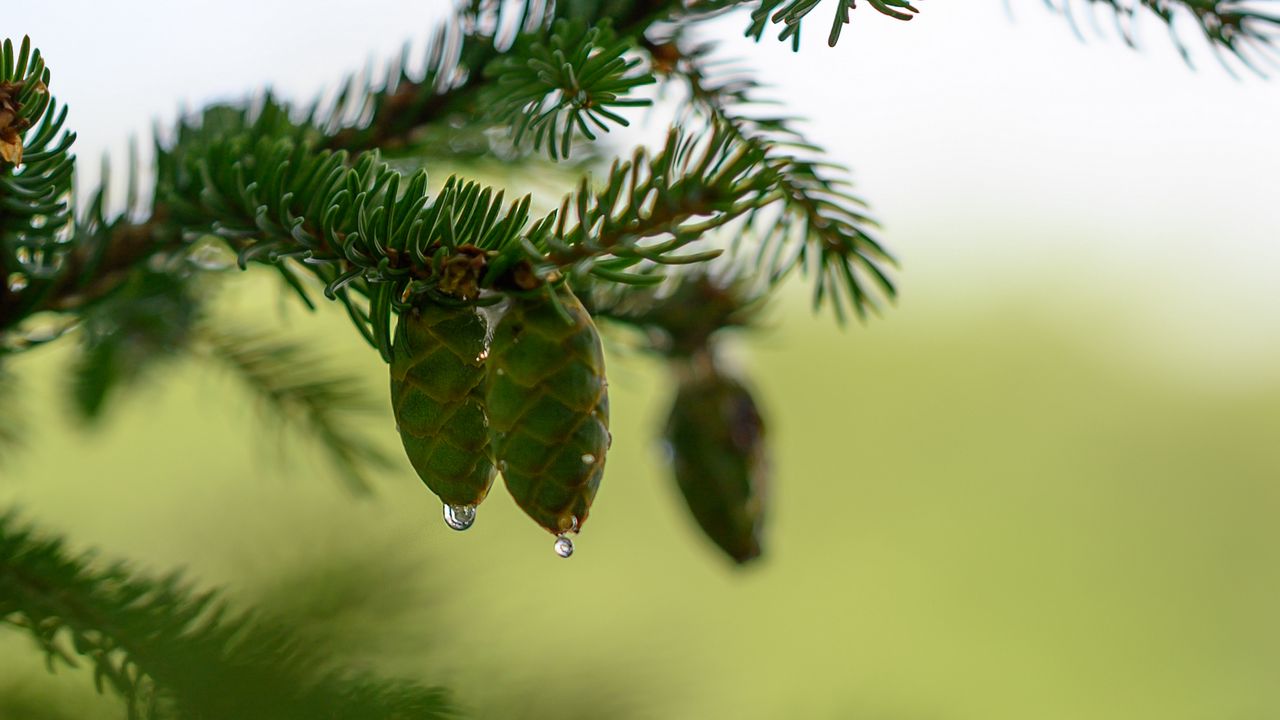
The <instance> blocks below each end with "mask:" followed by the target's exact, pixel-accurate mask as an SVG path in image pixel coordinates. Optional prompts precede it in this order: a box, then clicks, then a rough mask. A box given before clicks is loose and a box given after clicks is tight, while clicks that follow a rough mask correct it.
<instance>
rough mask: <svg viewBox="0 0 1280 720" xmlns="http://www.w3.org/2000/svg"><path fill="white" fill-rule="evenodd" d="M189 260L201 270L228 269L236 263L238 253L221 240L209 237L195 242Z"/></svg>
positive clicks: (188, 256) (188, 255)
mask: <svg viewBox="0 0 1280 720" xmlns="http://www.w3.org/2000/svg"><path fill="white" fill-rule="evenodd" d="M187 260H188V261H190V262H191V264H192V265H195V266H196V267H198V268H200V269H201V270H226V269H228V268H230V267H231V266H232V265H235V264H236V254H235V253H233V252H231V248H229V247H227V246H226V244H225V243H223V242H222V241H221V240H217V239H215V238H212V237H207V238H205V239H203V240H201V241H199V242H197V243H196V244H195V246H194V247H193V248H192V249H191V252H189V253H188V254H187Z"/></svg>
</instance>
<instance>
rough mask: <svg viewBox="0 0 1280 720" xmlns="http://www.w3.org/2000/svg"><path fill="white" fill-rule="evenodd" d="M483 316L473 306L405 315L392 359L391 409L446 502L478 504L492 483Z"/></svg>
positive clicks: (421, 471)
mask: <svg viewBox="0 0 1280 720" xmlns="http://www.w3.org/2000/svg"><path fill="white" fill-rule="evenodd" d="M487 329H488V327H487V324H486V322H485V319H484V316H482V315H480V314H479V313H478V312H476V309H475V308H474V307H462V308H450V307H443V306H440V305H427V306H425V307H422V308H415V309H413V310H406V311H405V312H403V313H401V315H400V322H399V323H398V324H397V326H396V337H395V342H394V344H393V346H392V358H391V407H392V409H394V411H395V415H396V424H397V426H398V428H399V431H400V440H401V441H402V442H403V443H404V450H405V453H407V454H408V456H409V462H410V463H412V464H413V469H414V470H417V471H418V475H419V477H421V478H422V481H423V482H424V483H426V484H427V487H428V488H431V492H433V493H435V494H436V495H439V496H440V499H441V500H443V501H444V502H445V504H446V505H453V506H465V505H477V504H479V503H480V501H481V500H484V497H485V495H487V494H488V493H489V488H490V487H491V486H492V485H493V476H494V469H493V462H492V461H491V460H490V459H489V451H488V446H489V434H488V433H489V429H488V423H487V422H486V421H485V414H484V401H483V393H484V389H483V385H484V351H485V334H486V331H487Z"/></svg>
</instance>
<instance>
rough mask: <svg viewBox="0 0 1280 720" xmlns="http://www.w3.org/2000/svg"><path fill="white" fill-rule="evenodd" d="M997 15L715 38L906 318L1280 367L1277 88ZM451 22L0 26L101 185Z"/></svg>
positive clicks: (1033, 15)
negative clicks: (989, 310) (908, 309)
mask: <svg viewBox="0 0 1280 720" xmlns="http://www.w3.org/2000/svg"><path fill="white" fill-rule="evenodd" d="M827 4H828V5H830V4H831V3H827ZM1008 4H1009V5H1010V6H1011V9H1012V11H1013V17H1012V18H1011V17H1010V15H1009V13H1008V12H1007V10H1006V7H1005V3H1003V2H1001V0H975V1H970V2H964V3H957V2H938V1H936V0H934V1H929V0H925V1H924V2H921V3H920V7H921V8H922V13H921V14H920V15H919V16H918V17H917V18H916V19H915V20H913V21H911V22H910V23H901V22H897V21H893V20H890V19H888V18H884V17H882V16H880V15H878V14H877V13H875V12H874V11H873V10H871V8H870V7H862V6H860V7H859V9H858V10H856V11H855V12H854V13H853V24H852V25H851V26H850V27H849V28H847V29H846V31H845V35H844V37H843V39H842V41H841V43H840V46H839V47H838V48H835V49H829V48H827V47H826V44H825V36H826V28H827V22H828V20H827V18H828V17H829V12H830V8H827V7H821V8H819V9H818V10H817V11H815V13H816V14H815V16H814V17H815V18H816V19H815V21H814V23H813V25H812V26H811V27H810V30H809V33H808V40H809V42H808V43H806V47H805V48H804V49H803V50H802V51H801V52H800V53H798V54H795V53H792V52H790V50H789V49H788V48H787V47H786V46H784V45H782V44H780V43H776V42H773V41H769V42H766V43H763V44H761V45H759V46H757V45H754V44H752V43H750V42H748V41H745V40H742V39H741V38H740V37H739V36H740V35H741V29H742V28H743V27H745V17H744V16H743V15H742V14H737V15H733V16H730V17H728V18H725V19H722V20H720V21H717V22H716V23H715V24H714V25H711V26H708V28H707V33H708V34H709V35H712V36H715V37H722V38H724V39H725V47H724V51H725V53H726V54H729V55H732V56H735V57H741V58H746V59H748V60H749V61H750V62H751V63H752V64H754V65H755V66H756V67H757V68H759V70H760V73H761V77H763V78H764V79H766V80H767V81H768V82H770V83H771V84H773V85H774V86H776V87H775V91H776V92H775V95H776V96H777V97H778V98H780V99H782V100H784V101H785V102H786V108H787V109H788V110H789V111H790V112H792V113H794V114H797V115H803V116H807V117H809V118H811V119H812V123H811V125H810V127H811V129H812V131H813V137H814V139H816V140H819V141H820V142H821V143H823V144H824V145H825V146H826V147H827V148H829V150H830V151H831V156H832V158H833V159H835V160H838V161H840V162H844V163H846V164H849V165H851V166H853V168H854V170H855V178H856V180H857V183H858V186H859V188H860V190H861V191H862V193H863V194H864V195H865V196H866V197H867V198H868V199H869V200H871V202H872V204H873V207H874V210H875V214H876V215H877V216H878V217H879V218H881V219H882V220H883V221H884V223H885V226H886V228H885V232H884V239H885V240H886V242H887V244H888V245H889V246H890V247H891V248H893V249H894V250H895V251H896V252H897V254H898V255H899V256H900V258H901V259H902V262H903V271H902V273H901V275H900V277H901V280H902V285H903V290H904V297H903V301H902V302H903V304H904V306H906V305H908V304H909V303H911V302H912V298H913V297H937V296H939V295H953V296H956V297H965V296H968V295H972V294H975V293H981V292H984V291H989V290H995V291H997V292H1001V291H1005V290H1016V289H1019V288H1022V289H1026V288H1032V287H1041V286H1051V287H1054V288H1060V289H1061V293H1062V294H1063V296H1064V303H1065V304H1066V305H1068V306H1070V307H1074V308H1079V309H1080V311H1081V312H1082V313H1085V314H1089V313H1094V314H1101V313H1103V312H1104V311H1107V309H1108V308H1121V309H1122V310H1123V312H1117V313H1115V314H1116V315H1117V316H1119V315H1125V314H1126V313H1128V314H1135V313H1136V315H1134V316H1135V317H1138V318H1141V320H1134V321H1133V327H1130V328H1129V330H1132V331H1135V332H1136V331H1139V330H1141V332H1144V333H1149V334H1150V338H1148V339H1156V340H1159V338H1162V337H1163V338H1164V340H1162V341H1165V342H1167V341H1171V338H1176V337H1185V336H1188V335H1190V336H1193V337H1195V338H1198V339H1197V340H1196V344H1198V345H1201V346H1206V347H1210V346H1211V347H1215V348H1219V349H1220V348H1224V347H1225V348H1229V349H1231V350H1230V353H1228V354H1229V355H1230V356H1231V358H1235V359H1236V360H1239V359H1240V358H1242V357H1243V356H1246V355H1248V356H1251V357H1254V358H1255V359H1256V358H1258V357H1261V355H1260V353H1261V352H1262V348H1263V347H1264V346H1265V347H1267V348H1273V349H1274V348H1275V347H1280V344H1278V342H1277V341H1278V340H1280V292H1277V290H1276V287H1277V285H1280V280H1278V278H1280V177H1278V170H1280V138H1278V137H1277V135H1278V132H1277V131H1278V130H1280V79H1277V80H1271V81H1266V80H1261V79H1258V78H1256V77H1253V76H1250V75H1247V74H1246V75H1244V76H1243V77H1242V79H1233V78H1232V77H1231V76H1229V75H1228V74H1227V73H1226V72H1224V71H1223V70H1222V69H1221V68H1220V67H1219V66H1218V65H1217V64H1216V62H1215V61H1214V60H1213V59H1212V58H1210V57H1209V56H1208V55H1207V54H1204V53H1200V54H1199V63H1198V64H1199V67H1198V69H1196V70H1192V69H1189V68H1188V67H1186V66H1185V65H1184V64H1183V63H1182V62H1181V60H1180V59H1179V58H1178V56H1177V53H1176V52H1175V50H1174V49H1173V47H1172V45H1171V44H1170V42H1169V40H1168V38H1167V35H1166V34H1165V31H1164V29H1163V28H1162V27H1161V26H1159V25H1157V24H1156V23H1154V22H1147V23H1146V24H1145V25H1144V26H1143V28H1142V29H1143V31H1144V32H1143V33H1142V36H1141V38H1140V42H1141V45H1142V47H1141V48H1140V49H1139V50H1137V51H1134V50H1131V49H1129V48H1127V47H1125V46H1124V44H1123V43H1122V42H1121V41H1120V40H1119V39H1118V38H1117V37H1116V36H1115V34H1114V32H1106V33H1104V36H1103V37H1099V36H1097V35H1095V34H1094V33H1093V31H1092V30H1089V29H1087V28H1086V30H1085V34H1086V35H1087V36H1089V38H1088V41H1087V42H1081V41H1080V40H1079V39H1077V38H1076V37H1075V36H1074V35H1073V34H1072V32H1071V30H1070V28H1069V26H1068V24H1067V23H1066V22H1065V21H1064V20H1063V19H1062V18H1060V17H1057V16H1055V15H1053V14H1052V13H1051V12H1050V11H1048V10H1047V9H1046V7H1045V5H1044V3H1043V2H1040V0H1008ZM451 5H452V3H451V2H446V0H368V1H364V2H360V3H343V2H335V1H333V0H309V1H308V2H285V1H284V0H252V1H250V0H217V1H216V2H214V1H213V0H194V1H187V2H182V3H174V2H172V0H166V1H161V0H132V1H130V2H103V1H102V0H50V1H48V2H43V3H32V2H26V3H16V4H13V7H9V8H6V12H5V25H6V29H5V33H6V34H14V35H18V36H20V35H21V34H23V33H28V34H30V35H31V36H32V37H33V39H35V41H36V42H37V44H38V45H39V46H40V47H41V48H42V49H43V50H44V52H45V54H46V56H47V58H48V61H49V63H50V65H51V67H52V69H53V73H54V75H53V85H52V90H53V91H54V92H55V94H56V95H57V96H59V97H60V98H61V99H63V100H64V101H66V102H68V103H69V104H70V105H71V110H72V116H71V117H72V121H71V122H72V124H73V126H74V127H75V128H76V129H77V130H78V132H79V133H80V139H79V141H78V142H77V147H78V153H79V154H80V156H81V157H82V159H83V161H85V162H84V164H83V167H84V168H85V169H86V170H89V173H88V175H89V176H92V175H93V174H95V172H94V171H93V168H96V164H97V162H96V160H97V158H98V156H100V155H101V153H102V152H103V151H104V150H110V151H111V152H112V153H113V154H115V155H117V156H119V154H120V151H121V150H122V149H123V148H124V147H125V141H126V139H127V137H128V136H129V135H130V134H131V133H136V134H140V135H141V136H142V137H144V138H145V137H146V136H147V134H146V130H147V128H149V127H150V125H151V123H152V122H153V121H155V120H156V119H158V118H159V119H165V120H168V119H171V118H172V117H173V116H174V115H175V111H176V109H177V108H178V107H179V105H180V104H182V103H185V104H187V105H188V106H195V105H198V104H200V103H203V102H205V101H207V100H209V99H211V98H218V97H237V96H243V95H244V94H245V92H246V91H249V90H252V89H257V88H261V87H264V86H265V85H268V84H269V85H271V86H273V87H274V88H276V89H277V91H279V92H280V93H282V94H283V95H285V96H286V97H292V98H297V99H309V98H310V97H312V96H313V95H314V94H315V93H316V92H317V91H319V90H321V89H324V88H327V87H332V85H333V83H335V82H336V81H337V80H338V79H340V78H341V77H342V76H343V74H344V73H346V72H348V71H351V70H355V69H358V68H360V67H361V66H363V65H365V64H366V63H367V62H369V61H371V60H374V61H377V62H379V63H381V62H382V61H384V60H386V59H388V58H391V57H392V56H394V55H396V54H397V53H398V52H399V49H400V47H401V45H402V44H403V43H404V42H405V41H407V40H411V41H413V42H414V43H415V44H417V45H418V46H421V42H422V40H423V39H424V38H425V36H426V35H427V33H428V31H429V30H430V29H431V28H432V27H433V26H434V24H435V21H436V20H437V19H439V18H441V17H443V16H444V15H445V14H446V12H447V10H448V9H449V7H451ZM357 8H358V9H357ZM1101 20H1102V21H1101V22H1100V23H1099V25H1101V26H1103V27H1104V28H1105V29H1107V30H1108V31H1109V30H1110V20H1109V18H1106V17H1105V16H1103V17H1102V18H1101ZM1184 32H1185V34H1186V35H1187V37H1188V38H1190V39H1192V40H1194V37H1192V29H1191V28H1186V29H1185V31H1184ZM1278 74H1280V73H1278ZM633 117H637V118H638V119H643V114H642V113H640V114H637V115H634V116H633ZM651 129H653V128H651ZM658 129H660V128H658ZM623 140H625V138H623ZM1108 314H1110V313H1108ZM1144 337H1145V336H1144ZM1222 352H1226V351H1222ZM1231 358H1225V359H1227V360H1230V359H1231ZM1220 359H1222V358H1220Z"/></svg>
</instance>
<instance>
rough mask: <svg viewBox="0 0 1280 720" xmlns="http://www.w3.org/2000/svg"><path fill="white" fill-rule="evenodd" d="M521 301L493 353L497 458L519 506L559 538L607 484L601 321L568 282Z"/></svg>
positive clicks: (489, 400)
mask: <svg viewBox="0 0 1280 720" xmlns="http://www.w3.org/2000/svg"><path fill="white" fill-rule="evenodd" d="M554 292H555V293H556V298H557V299H558V300H559V301H560V304H561V305H562V306H563V307H564V310H565V311H566V312H567V313H568V315H569V319H568V320H566V319H565V317H564V316H563V315H561V314H560V313H559V312H558V311H557V310H556V307H555V304H554V303H553V302H552V301H551V298H550V296H549V295H545V294H544V295H542V296H539V297H533V298H512V300H511V307H510V308H509V309H508V310H507V312H506V314H505V315H504V316H503V318H502V320H500V321H499V322H498V325H497V327H495V328H494V333H493V342H492V343H491V345H490V347H489V362H488V372H489V374H488V380H487V382H486V406H487V408H488V411H489V431H490V438H491V440H492V444H493V455H494V458H496V459H497V461H498V469H500V470H501V471H502V477H503V480H504V481H505V482H506V484H507V489H508V490H510V491H511V495H512V497H514V498H515V501H516V504H517V505H519V506H520V508H521V509H522V510H524V511H525V512H526V513H528V514H529V516H530V517H532V518H533V519H534V520H535V521H537V523H538V524H539V525H541V526H542V527H544V528H546V529H547V530H550V531H551V532H553V533H557V534H559V533H565V532H569V531H576V530H578V529H579V528H581V527H582V524H583V523H584V522H585V521H586V519H587V513H588V512H589V511H590V509H591V501H592V500H593V499H594V498H595V495H596V490H597V489H598V488H599V487H600V477H601V475H602V474H603V473H604V457H605V453H606V452H607V451H608V449H609V395H608V390H607V387H608V383H607V382H606V381H605V375H604V353H603V351H602V350H601V348H600V336H599V335H598V334H597V333H596V328H595V324H594V323H592V322H591V316H590V315H589V314H588V313H587V311H586V308H584V307H582V303H580V302H578V298H577V297H575V296H574V294H573V292H572V291H571V290H570V289H569V288H568V286H566V285H561V286H560V287H559V288H558V289H556V290H555V291H554Z"/></svg>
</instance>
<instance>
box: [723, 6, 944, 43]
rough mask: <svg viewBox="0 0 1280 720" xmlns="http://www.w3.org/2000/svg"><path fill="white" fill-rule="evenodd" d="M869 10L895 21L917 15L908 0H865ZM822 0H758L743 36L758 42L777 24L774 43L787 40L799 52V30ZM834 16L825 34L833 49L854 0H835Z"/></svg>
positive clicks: (838, 39) (847, 20)
mask: <svg viewBox="0 0 1280 720" xmlns="http://www.w3.org/2000/svg"><path fill="white" fill-rule="evenodd" d="M867 3H868V4H869V5H871V7H873V8H875V9H876V10H878V11H879V12H880V13H881V14H883V15H888V16H889V17H891V18H894V19H896V20H910V19H911V18H913V17H914V16H915V13H918V12H920V11H919V10H918V9H916V8H915V6H913V5H912V4H911V2H910V0H867ZM821 4H822V0H760V1H759V4H758V5H756V7H755V8H754V9H753V10H752V11H751V24H750V25H749V26H748V27H747V36H748V37H752V38H755V39H756V40H757V41H759V40H760V39H761V38H762V37H764V34H765V31H766V30H767V29H768V27H769V26H770V25H781V26H782V29H781V30H780V31H779V32H778V40H780V41H786V40H791V48H792V49H793V50H796V51H799V50H800V28H801V25H802V23H803V21H804V20H805V18H807V17H808V16H809V14H810V13H811V12H813V11H814V10H816V9H817V8H818V6H819V5H821ZM833 4H834V5H835V15H834V18H833V19H832V21H831V31H830V32H829V33H828V35H827V44H828V45H830V46H831V47H835V45H836V43H837V42H839V41H840V32H841V30H843V29H844V26H845V25H848V24H849V14H850V13H851V12H852V11H853V8H854V6H855V5H856V0H835V2H834V3H833Z"/></svg>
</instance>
